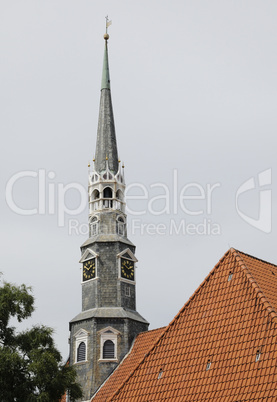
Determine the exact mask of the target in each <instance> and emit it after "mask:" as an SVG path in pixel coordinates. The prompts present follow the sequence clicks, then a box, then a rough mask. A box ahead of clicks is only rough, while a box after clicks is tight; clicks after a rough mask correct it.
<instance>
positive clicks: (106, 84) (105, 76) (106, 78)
mask: <svg viewBox="0 0 277 402" xmlns="http://www.w3.org/2000/svg"><path fill="white" fill-rule="evenodd" d="M105 36H108V38H109V35H108V34H105V35H104V39H105V51H104V60H103V70H102V83H101V90H102V89H110V72H109V60H108V38H107V39H106V38H105Z"/></svg>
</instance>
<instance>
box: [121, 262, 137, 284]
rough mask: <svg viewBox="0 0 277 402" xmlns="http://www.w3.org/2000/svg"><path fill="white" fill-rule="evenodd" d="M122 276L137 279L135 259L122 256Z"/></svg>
mask: <svg viewBox="0 0 277 402" xmlns="http://www.w3.org/2000/svg"><path fill="white" fill-rule="evenodd" d="M121 278H124V279H129V281H134V280H135V263H134V261H130V260H126V259H125V258H121Z"/></svg>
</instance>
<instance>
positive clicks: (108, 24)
mask: <svg viewBox="0 0 277 402" xmlns="http://www.w3.org/2000/svg"><path fill="white" fill-rule="evenodd" d="M110 25H112V21H109V17H108V16H106V34H108V27H109V26H110Z"/></svg>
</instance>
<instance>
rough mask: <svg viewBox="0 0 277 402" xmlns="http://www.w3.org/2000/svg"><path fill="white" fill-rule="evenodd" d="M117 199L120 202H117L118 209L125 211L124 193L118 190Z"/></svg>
mask: <svg viewBox="0 0 277 402" xmlns="http://www.w3.org/2000/svg"><path fill="white" fill-rule="evenodd" d="M116 199H117V200H118V201H117V202H116V209H119V210H121V211H123V201H124V195H123V192H122V191H121V190H117V192H116Z"/></svg>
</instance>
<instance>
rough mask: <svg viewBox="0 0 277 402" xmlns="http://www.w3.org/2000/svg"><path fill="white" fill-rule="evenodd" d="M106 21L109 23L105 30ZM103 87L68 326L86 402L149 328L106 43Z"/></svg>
mask: <svg viewBox="0 0 277 402" xmlns="http://www.w3.org/2000/svg"><path fill="white" fill-rule="evenodd" d="M108 24H110V22H109V21H108V20H107V26H108ZM104 39H105V50H104V62H103V74H102V83H101V98H100V110H99V120H98V130H97V142H96V152H95V160H94V165H93V169H92V171H90V168H89V180H88V196H89V197H88V198H89V236H88V239H87V240H86V241H85V242H84V243H83V244H82V246H81V259H80V261H79V262H80V263H81V264H82V277H81V285H82V311H81V312H80V313H79V314H78V315H77V316H76V317H75V318H73V320H71V322H70V331H71V335H70V364H73V365H75V367H76V371H77V373H78V381H79V382H80V384H81V385H82V388H83V391H84V400H90V398H91V396H92V394H93V393H94V392H95V391H96V389H97V388H98V387H99V386H100V385H101V384H102V382H103V381H104V380H105V379H106V378H107V376H108V375H109V374H110V373H111V372H112V371H113V370H114V369H115V367H116V366H117V364H118V363H119V362H120V361H121V360H122V359H123V358H124V356H125V355H126V353H128V351H129V349H130V347H131V345H132V342H133V340H134V338H135V336H136V335H137V334H138V333H139V332H142V331H146V330H147V328H148V325H149V324H148V322H147V321H146V320H145V319H144V318H143V317H142V316H141V315H140V314H139V313H138V312H137V311H136V262H137V259H136V257H135V251H136V247H135V245H134V244H133V243H132V242H131V241H130V240H129V239H128V237H127V216H126V213H125V180H124V174H123V171H122V170H123V169H122V168H123V166H122V168H121V163H120V162H119V160H118V153H117V145H116V135H115V126H114V118H113V108H112V100H111V90H110V73H109V63H108V43H107V41H108V39H109V35H108V34H107V32H106V34H105V35H104Z"/></svg>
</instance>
